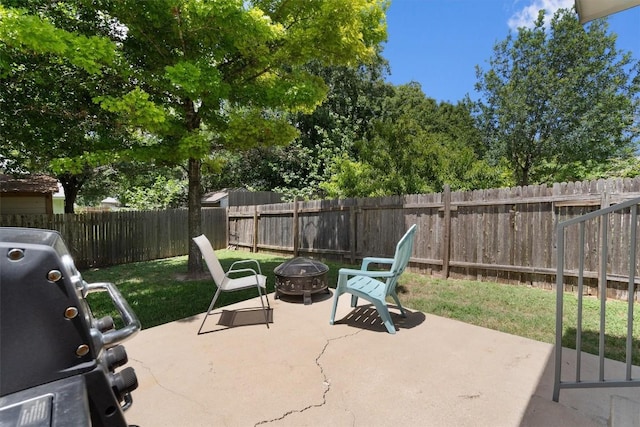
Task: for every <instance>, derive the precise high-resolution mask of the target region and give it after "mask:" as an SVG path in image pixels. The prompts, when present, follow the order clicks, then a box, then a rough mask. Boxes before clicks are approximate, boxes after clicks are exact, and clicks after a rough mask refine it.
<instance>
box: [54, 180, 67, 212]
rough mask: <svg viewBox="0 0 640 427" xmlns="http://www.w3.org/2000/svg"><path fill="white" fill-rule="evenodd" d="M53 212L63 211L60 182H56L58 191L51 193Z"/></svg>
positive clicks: (62, 190) (62, 189)
mask: <svg viewBox="0 0 640 427" xmlns="http://www.w3.org/2000/svg"><path fill="white" fill-rule="evenodd" d="M53 213H54V214H63V213H64V188H62V184H60V183H58V191H56V192H55V193H53Z"/></svg>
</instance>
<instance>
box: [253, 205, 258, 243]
mask: <svg viewBox="0 0 640 427" xmlns="http://www.w3.org/2000/svg"><path fill="white" fill-rule="evenodd" d="M256 252H258V205H255V207H254V208H253V253H256Z"/></svg>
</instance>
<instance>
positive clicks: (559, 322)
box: [553, 198, 640, 402]
mask: <svg viewBox="0 0 640 427" xmlns="http://www.w3.org/2000/svg"><path fill="white" fill-rule="evenodd" d="M639 204H640V198H636V199H632V200H628V201H625V202H622V203H620V204H616V205H613V206H609V207H606V208H603V209H600V210H598V211H595V212H591V213H589V214H586V215H583V216H580V217H577V218H572V219H570V220H567V221H563V222H561V223H559V224H558V228H557V245H558V246H557V247H558V251H557V256H558V258H557V261H558V262H557V275H556V291H557V300H556V345H555V350H556V352H555V381H554V388H553V400H554V401H556V402H557V401H558V400H559V398H560V389H563V388H593V387H638V386H640V379H636V378H633V377H632V375H631V371H632V369H631V368H632V355H633V351H632V350H633V310H634V299H635V285H636V280H637V277H636V269H637V264H638V259H637V242H638V241H637V234H638V205H639ZM625 209H628V210H629V216H630V221H629V272H628V278H629V280H628V297H627V299H628V304H629V306H628V310H627V337H626V351H625V356H626V374H625V376H624V378H607V377H606V375H605V369H604V368H605V326H606V322H605V318H606V302H607V260H608V243H607V241H608V228H609V227H608V223H609V215H610V214H612V213H614V212H619V211H622V210H625ZM598 219H599V220H600V233H601V234H600V236H601V243H600V257H599V269H598V273H599V274H598V276H599V277H598V296H599V298H600V327H599V329H600V330H599V342H598V344H599V346H598V358H599V366H598V378H597V379H594V380H592V379H589V380H583V379H582V378H581V371H582V367H581V353H582V314H583V312H582V310H583V295H584V292H583V286H584V274H583V273H584V259H585V224H586V223H587V221H592V220H598ZM574 226H577V227H578V228H579V231H578V233H579V242H578V245H579V249H578V256H579V260H578V263H579V267H578V269H579V271H578V305H577V320H576V323H577V325H576V350H575V351H576V372H575V379H573V380H570V381H567V380H562V375H561V374H562V372H561V369H562V352H563V348H562V337H563V314H564V311H563V310H564V307H563V296H564V267H565V233H566V231H567V229H568V227H574Z"/></svg>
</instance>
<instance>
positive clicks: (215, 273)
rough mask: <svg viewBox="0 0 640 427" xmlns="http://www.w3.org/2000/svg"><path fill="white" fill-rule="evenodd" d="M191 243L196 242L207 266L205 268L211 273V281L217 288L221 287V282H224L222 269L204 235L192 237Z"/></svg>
mask: <svg viewBox="0 0 640 427" xmlns="http://www.w3.org/2000/svg"><path fill="white" fill-rule="evenodd" d="M193 241H194V242H196V245H198V247H199V248H200V252H201V253H202V257H203V258H204V262H205V263H206V264H207V268H208V269H209V272H210V273H211V277H212V278H213V281H214V282H216V285H217V286H218V287H220V286H222V282H223V281H224V269H223V268H222V264H220V261H219V260H218V257H217V256H216V253H215V251H214V250H213V246H211V242H210V241H209V239H207V236H205V235H204V234H201V235H200V236H198V237H194V238H193Z"/></svg>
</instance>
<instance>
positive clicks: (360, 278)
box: [329, 224, 417, 334]
mask: <svg viewBox="0 0 640 427" xmlns="http://www.w3.org/2000/svg"><path fill="white" fill-rule="evenodd" d="M416 228H417V226H416V225H415V224H414V225H412V226H411V228H409V230H408V231H407V232H406V233H405V235H404V236H403V237H402V238H401V239H400V241H399V242H398V244H397V245H396V253H395V256H394V257H393V258H375V257H367V258H364V259H363V260H362V265H361V267H360V270H355V269H350V268H341V269H340V270H339V272H338V285H337V286H336V290H335V294H334V296H333V309H332V310H331V319H330V321H329V323H330V324H332V325H333V324H334V323H335V317H336V307H337V306H338V298H340V296H341V295H342V294H344V293H349V294H351V307H355V306H356V305H357V304H358V298H363V299H365V300H367V301H369V302H370V303H372V304H373V305H374V306H375V307H376V310H378V314H379V315H380V318H381V319H382V321H383V323H384V325H385V327H386V328H387V331H389V333H390V334H395V333H396V327H395V326H394V324H393V321H392V320H391V315H390V314H389V309H388V308H387V301H386V299H387V297H389V296H390V297H391V298H393V300H394V301H395V303H396V304H397V306H398V308H399V309H400V313H401V314H402V317H406V316H407V315H406V312H405V311H404V308H403V307H402V304H400V300H399V299H398V294H397V293H396V284H397V283H398V278H399V277H400V275H401V274H402V273H403V272H404V270H405V268H406V267H407V264H408V263H409V258H410V257H411V252H412V250H413V240H414V238H415V233H416ZM370 264H385V265H389V266H390V268H389V269H388V270H369V269H368V268H369V265H370Z"/></svg>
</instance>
